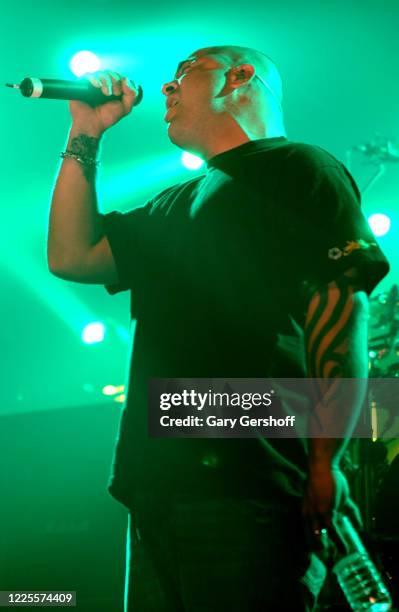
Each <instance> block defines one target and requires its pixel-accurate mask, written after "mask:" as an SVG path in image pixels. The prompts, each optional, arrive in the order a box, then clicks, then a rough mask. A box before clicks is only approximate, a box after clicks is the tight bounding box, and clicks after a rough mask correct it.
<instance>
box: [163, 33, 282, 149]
mask: <svg viewBox="0 0 399 612" xmlns="http://www.w3.org/2000/svg"><path fill="white" fill-rule="evenodd" d="M163 92H164V94H165V95H166V96H168V97H170V98H171V101H170V104H171V105H173V106H172V108H171V109H170V110H169V111H168V113H167V115H166V119H165V120H166V121H167V122H169V128H168V134H169V137H170V139H171V140H172V142H174V143H175V144H177V145H178V146H180V147H181V148H186V150H192V152H194V153H195V152H196V151H197V152H199V153H201V154H203V155H204V156H205V157H209V156H211V155H212V154H217V152H220V151H223V150H227V149H228V148H233V147H234V146H238V145H239V144H241V143H242V142H246V141H248V140H255V139H258V138H272V137H276V136H285V128H284V120H283V112H282V106H281V102H282V85H281V77H280V74H279V71H278V69H277V67H276V65H275V64H274V62H273V60H272V59H271V58H270V57H268V56H267V55H265V54H264V53H262V52H261V51H258V50H256V49H252V48H250V47H240V46H237V45H218V46H209V47H205V48H202V49H199V50H197V51H195V52H194V53H192V54H191V55H190V56H189V57H188V58H187V59H185V60H181V61H180V63H179V65H178V67H177V70H176V73H175V79H174V80H173V81H170V82H169V83H166V84H165V85H164V87H163ZM190 147H191V148H190Z"/></svg>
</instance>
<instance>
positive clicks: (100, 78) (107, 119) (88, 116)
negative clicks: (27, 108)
mask: <svg viewBox="0 0 399 612" xmlns="http://www.w3.org/2000/svg"><path fill="white" fill-rule="evenodd" d="M7 87H12V88H14V89H19V90H20V92H21V93H22V95H23V96H25V97H31V98H51V99H60V100H70V110H71V114H72V118H73V121H74V123H77V124H78V125H80V126H82V128H85V129H86V130H87V129H90V130H92V131H93V132H97V133H98V134H101V133H102V132H104V131H105V130H106V129H108V128H109V127H111V126H112V125H114V124H115V123H117V122H118V121H119V120H120V119H122V117H125V116H126V115H128V114H129V113H130V112H131V110H132V108H133V106H137V105H138V104H139V103H140V102H141V100H142V97H143V90H142V88H141V87H140V85H139V86H136V85H135V84H134V83H133V82H132V81H131V80H130V79H128V78H127V77H123V76H121V75H120V74H118V73H116V72H111V71H107V72H105V71H101V72H93V73H87V74H86V75H84V76H83V77H82V78H81V79H79V80H76V81H64V80H56V79H37V78H25V79H24V80H23V81H22V82H21V83H20V84H19V85H10V84H7ZM93 135H94V134H93Z"/></svg>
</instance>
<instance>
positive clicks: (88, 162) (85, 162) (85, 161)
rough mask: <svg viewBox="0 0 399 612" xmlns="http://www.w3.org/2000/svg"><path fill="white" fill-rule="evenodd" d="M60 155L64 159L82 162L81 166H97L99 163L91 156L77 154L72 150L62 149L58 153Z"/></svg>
mask: <svg viewBox="0 0 399 612" xmlns="http://www.w3.org/2000/svg"><path fill="white" fill-rule="evenodd" d="M60 157H62V159H65V158H70V159H76V161H77V162H79V164H82V166H98V165H99V163H100V162H99V161H97V160H96V159H94V158H93V157H85V156H84V155H79V153H74V152H73V151H68V150H66V151H63V152H62V153H61V154H60Z"/></svg>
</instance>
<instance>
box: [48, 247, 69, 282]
mask: <svg viewBox="0 0 399 612" xmlns="http://www.w3.org/2000/svg"><path fill="white" fill-rule="evenodd" d="M47 267H48V270H49V272H50V274H52V275H53V276H56V277H57V278H62V279H63V280H73V278H74V268H73V267H72V265H71V264H70V263H68V261H66V260H65V259H64V260H63V259H62V258H59V257H57V258H55V257H53V256H51V255H50V254H49V253H48V254H47Z"/></svg>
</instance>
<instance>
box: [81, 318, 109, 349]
mask: <svg viewBox="0 0 399 612" xmlns="http://www.w3.org/2000/svg"><path fill="white" fill-rule="evenodd" d="M104 336H105V327H104V325H103V324H102V323H98V322H95V323H89V324H88V325H86V327H85V328H84V330H83V332H82V340H83V342H84V343H85V344H96V343H98V342H102V341H103V340H104Z"/></svg>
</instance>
